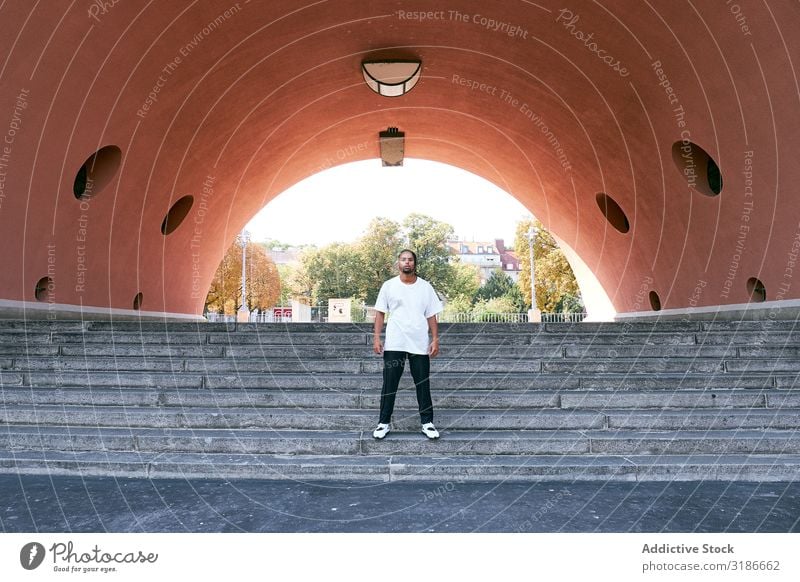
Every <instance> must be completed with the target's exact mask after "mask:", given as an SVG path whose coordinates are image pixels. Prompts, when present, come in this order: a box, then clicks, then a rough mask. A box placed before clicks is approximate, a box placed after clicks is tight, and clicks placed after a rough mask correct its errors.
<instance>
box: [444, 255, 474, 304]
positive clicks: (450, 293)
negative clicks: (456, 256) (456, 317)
mask: <svg viewBox="0 0 800 582" xmlns="http://www.w3.org/2000/svg"><path fill="white" fill-rule="evenodd" d="M450 266H451V268H452V281H451V284H450V288H449V289H448V290H447V293H446V294H445V297H447V299H449V300H450V301H455V300H457V299H459V300H462V299H463V300H464V301H466V302H467V306H468V307H469V306H471V305H472V301H473V299H474V297H475V294H476V293H478V290H479V289H480V288H481V276H480V271H479V269H478V267H477V266H476V265H467V264H464V263H461V262H455V263H450ZM460 304H461V305H463V301H461V303H460ZM467 311H469V309H467Z"/></svg>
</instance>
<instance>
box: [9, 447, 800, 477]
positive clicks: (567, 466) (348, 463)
mask: <svg viewBox="0 0 800 582" xmlns="http://www.w3.org/2000/svg"><path fill="white" fill-rule="evenodd" d="M0 473H2V474H26V475H52V476H55V475H72V476H82V477H89V476H93V477H95V476H97V477H137V478H146V479H155V478H165V479H186V478H203V479H229V480H238V479H242V480H251V479H256V480H258V479H265V480H287V481H301V482H302V481H353V480H358V481H359V482H361V481H379V482H389V481H392V482H405V481H408V482H423V481H427V482H430V481H438V482H441V481H442V480H448V481H452V482H453V483H454V484H455V483H462V482H475V483H480V482H487V483H499V482H522V483H536V482H540V481H572V482H575V481H578V482H580V481H604V482H634V481H636V482H670V481H699V480H703V481H727V482H730V481H736V482H788V481H797V480H800V455H780V456H775V455H731V456H727V457H724V458H721V457H719V456H717V455H670V456H663V455H658V456H649V455H641V456H627V457H621V456H610V455H609V456H599V455H593V456H591V455H589V456H581V457H575V456H562V455H550V456H535V457H532V456H516V457H491V458H482V457H470V456H461V457H438V458H432V457H427V458H426V457H418V456H413V457H411V456H409V457H405V456H394V457H385V456H375V457H360V458H354V457H335V456H316V455H300V456H293V457H285V456H274V455H242V454H207V453H182V454H151V453H143V454H136V453H93V452H86V453H75V452H73V453H69V452H51V451H47V452H44V453H39V452H24V453H14V452H9V451H0Z"/></svg>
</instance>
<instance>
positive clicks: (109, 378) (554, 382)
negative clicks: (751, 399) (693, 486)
mask: <svg viewBox="0 0 800 582" xmlns="http://www.w3.org/2000/svg"><path fill="white" fill-rule="evenodd" d="M381 378H382V377H381V375H380V374H378V373H373V374H370V373H355V372H351V373H349V374H342V373H338V372H313V371H304V372H303V373H285V372H276V371H272V370H266V369H265V370H264V371H262V372H260V373H252V372H240V373H235V372H234V373H231V372H211V371H204V372H199V371H198V372H178V371H176V372H172V373H170V372H158V371H132V370H119V371H97V370H91V371H73V370H52V371H24V372H23V371H16V370H15V371H9V370H2V369H0V382H1V383H2V385H3V386H19V385H24V386H33V387H69V386H76V387H81V386H82V387H132V388H165V389H166V388H176V387H181V388H212V389H228V388H248V389H267V388H283V389H289V390H292V389H303V388H314V389H320V388H326V389H337V390H353V389H362V388H370V387H374V386H380V385H381V383H382V379H381ZM797 378H798V376H797V375H796V374H792V373H789V372H787V373H773V374H763V373H755V372H754V373H752V374H751V373H746V372H729V373H719V374H701V373H693V374H688V373H667V372H662V373H655V372H651V373H642V374H611V373H608V374H590V373H585V374H578V373H573V374H566V373H561V374H558V373H535V372H506V373H494V372H480V373H478V372H473V373H460V372H449V371H447V370H446V369H445V370H437V369H436V368H434V369H433V371H432V373H431V386H432V389H438V390H457V389H466V390H476V389H480V390H487V389H493V390H526V389H541V390H570V389H575V390H578V389H582V390H603V391H614V390H688V389H702V390H709V389H724V390H730V389H749V390H761V389H771V388H774V387H778V388H795V387H796V386H797ZM412 385H413V383H412V379H411V375H410V373H408V372H406V373H405V374H404V375H403V377H402V379H401V386H403V387H406V386H412Z"/></svg>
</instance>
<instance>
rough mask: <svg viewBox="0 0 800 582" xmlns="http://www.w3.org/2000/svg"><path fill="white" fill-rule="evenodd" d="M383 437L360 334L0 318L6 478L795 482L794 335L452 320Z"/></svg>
mask: <svg viewBox="0 0 800 582" xmlns="http://www.w3.org/2000/svg"><path fill="white" fill-rule="evenodd" d="M441 338H442V339H441V344H442V350H443V353H442V356H440V357H439V358H436V359H435V360H433V366H432V388H433V398H434V406H435V415H436V416H435V422H436V425H437V427H438V428H439V430H440V432H441V433H442V438H441V439H439V440H438V441H428V440H427V439H426V438H425V437H424V435H423V434H422V433H421V432H419V417H418V414H417V412H416V400H415V397H414V390H413V386H412V384H411V380H410V374H409V373H408V371H406V374H405V375H404V379H403V383H402V384H401V386H404V387H405V388H407V389H406V390H403V392H401V394H400V395H399V396H398V403H397V409H396V410H395V418H394V422H393V432H392V433H390V434H389V436H388V437H387V438H386V439H385V440H383V441H375V440H374V439H373V438H372V436H371V431H372V429H373V428H374V425H375V423H376V421H377V410H378V402H379V399H380V384H381V375H380V372H381V363H382V360H381V359H380V358H379V357H377V356H375V355H373V354H372V353H371V345H372V334H371V326H369V325H366V324H361V325H359V324H352V325H351V324H233V323H218V324H211V323H163V322H161V323H156V322H146V323H144V322H118V323H111V322H81V321H59V322H46V321H0V403H2V406H0V472H4V473H28V474H66V475H106V476H130V477H149V478H157V477H171V478H180V477H206V478H228V479H237V478H264V479H295V480H319V479H341V480H357V481H361V480H384V481H386V480H437V481H439V480H454V481H459V480H475V481H506V480H512V481H535V480H540V479H547V480H553V479H558V480H564V479H566V480H626V481H631V480H650V481H654V480H660V481H667V480H676V479H677V480H700V479H717V480H739V481H789V480H794V479H797V478H799V477H800V438H798V437H800V433H799V432H798V429H800V385H798V383H797V373H798V371H800V328H798V325H797V323H796V322H794V321H774V322H753V321H747V322H699V321H697V322H657V323H626V324H620V323H615V324H609V323H603V324H598V323H594V324H593V323H581V324H543V325H530V324H524V325H505V324H485V325H483V324H481V325H478V324H443V325H442V326H441Z"/></svg>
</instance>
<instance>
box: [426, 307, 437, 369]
mask: <svg viewBox="0 0 800 582" xmlns="http://www.w3.org/2000/svg"><path fill="white" fill-rule="evenodd" d="M428 329H430V330H431V345H430V347H429V348H428V354H429V355H430V356H431V357H432V358H435V357H436V356H438V355H439V322H438V321H437V320H436V316H435V315H431V316H430V317H429V318H428Z"/></svg>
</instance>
